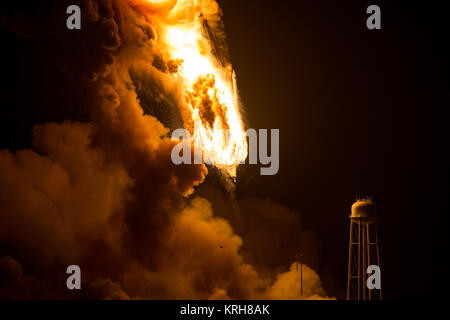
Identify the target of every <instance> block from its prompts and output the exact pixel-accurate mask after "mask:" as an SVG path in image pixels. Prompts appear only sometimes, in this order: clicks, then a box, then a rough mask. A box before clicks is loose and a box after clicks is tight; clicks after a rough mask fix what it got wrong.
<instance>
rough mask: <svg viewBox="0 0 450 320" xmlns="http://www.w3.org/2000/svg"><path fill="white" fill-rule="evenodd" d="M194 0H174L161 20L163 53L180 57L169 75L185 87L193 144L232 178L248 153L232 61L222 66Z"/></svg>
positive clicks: (174, 57)
mask: <svg viewBox="0 0 450 320" xmlns="http://www.w3.org/2000/svg"><path fill="white" fill-rule="evenodd" d="M149 2H152V3H155V0H152V1H149ZM157 2H158V3H159V2H162V3H165V2H167V1H157ZM206 2H208V1H206ZM202 5H203V4H202ZM199 6H200V4H199V3H197V1H193V0H179V1H178V2H177V4H176V5H175V7H173V9H172V10H171V12H170V13H169V14H168V16H167V17H166V18H168V19H167V20H166V23H163V24H162V26H161V34H160V38H159V41H160V44H161V45H162V47H164V51H165V52H166V54H167V58H168V59H171V60H173V61H180V66H179V69H178V72H176V73H174V74H173V75H172V76H173V77H176V78H177V79H178V80H180V83H181V84H182V86H183V88H182V89H183V91H184V92H185V97H186V103H187V105H188V109H189V112H190V113H191V119H192V123H193V131H194V132H193V135H192V139H193V143H194V146H195V147H196V148H201V150H202V151H203V155H204V159H205V160H209V161H210V162H211V163H212V164H213V165H214V166H216V167H217V168H220V169H224V170H225V171H226V172H227V173H228V174H229V175H230V176H231V177H232V178H236V169H237V167H238V165H239V163H240V162H242V161H244V160H245V159H246V157H247V139H246V134H245V130H244V126H243V123H242V120H241V116H240V112H239V105H238V97H237V93H236V92H237V90H236V89H235V80H234V79H235V76H234V73H233V71H232V69H231V66H228V67H224V66H222V65H221V64H220V63H219V62H218V61H217V59H216V57H215V56H214V55H213V50H212V47H211V44H210V43H209V40H208V38H207V37H206V35H205V30H204V28H203V21H202V18H201V17H200V14H199V12H198V10H199ZM167 21H170V23H168V22H167Z"/></svg>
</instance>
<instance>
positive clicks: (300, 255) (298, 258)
mask: <svg viewBox="0 0 450 320" xmlns="http://www.w3.org/2000/svg"><path fill="white" fill-rule="evenodd" d="M302 258H303V255H302V254H300V253H297V254H296V255H295V261H296V262H297V274H298V271H299V270H298V267H299V265H300V296H303V259H302Z"/></svg>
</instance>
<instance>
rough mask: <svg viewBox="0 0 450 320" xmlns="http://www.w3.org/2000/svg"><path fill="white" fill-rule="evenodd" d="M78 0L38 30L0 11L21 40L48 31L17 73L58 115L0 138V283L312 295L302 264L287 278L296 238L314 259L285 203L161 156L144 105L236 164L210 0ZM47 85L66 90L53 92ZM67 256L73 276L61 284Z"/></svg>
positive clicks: (231, 97) (208, 151)
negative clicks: (71, 18)
mask: <svg viewBox="0 0 450 320" xmlns="http://www.w3.org/2000/svg"><path fill="white" fill-rule="evenodd" d="M48 1H50V3H45V4H46V5H47V7H49V8H53V9H54V11H55V12H65V9H66V8H65V7H64V5H65V4H64V1H60V0H48ZM20 5H22V8H20V10H21V11H23V10H24V7H25V6H28V4H21V3H19V6H20ZM41 5H42V4H41V3H39V6H41ZM81 10H82V12H83V20H82V21H83V26H82V29H81V30H80V31H77V32H71V31H67V30H63V31H61V32H54V30H60V29H58V28H60V24H59V23H60V21H59V19H56V18H54V19H53V20H52V19H51V18H49V19H48V21H49V22H48V23H49V26H48V27H49V28H48V30H46V29H45V28H44V29H41V30H39V32H42V33H44V34H45V37H44V36H42V34H37V35H34V33H33V30H35V26H31V27H30V30H25V29H23V28H25V27H23V28H22V29H20V30H16V29H14V28H17V24H16V23H14V22H15V21H16V20H15V19H16V17H14V16H13V17H6V19H4V21H13V23H11V24H10V26H9V27H10V28H11V30H13V31H11V32H12V33H14V35H15V36H16V34H18V35H26V37H24V38H23V39H21V40H20V41H23V42H24V43H25V44H27V43H28V41H36V42H38V41H42V39H48V40H46V41H47V42H45V44H46V46H42V47H45V48H46V49H45V50H42V47H41V46H30V48H31V49H30V50H31V51H30V52H28V51H26V52H25V51H24V52H21V54H23V55H29V56H30V57H33V61H41V60H42V63H41V64H38V65H37V66H36V68H39V67H41V66H43V68H44V69H45V68H47V69H48V70H47V72H48V73H49V74H51V76H49V77H43V78H42V79H40V81H36V82H31V85H30V87H28V88H27V87H26V85H27V83H23V84H21V86H23V87H24V88H23V89H24V90H23V92H28V91H27V90H29V91H30V95H31V96H33V98H34V95H35V94H36V91H38V92H39V93H42V95H44V96H45V99H44V101H45V103H48V104H49V106H48V108H49V110H51V111H52V113H54V114H60V113H61V114H62V116H61V118H62V119H61V118H52V119H51V120H49V119H45V120H44V121H42V122H41V123H39V124H36V123H33V124H32V125H33V127H32V128H30V129H31V131H32V148H31V146H29V147H28V146H22V148H24V149H21V150H17V151H11V150H0V298H9V299H11V298H12V299H15V298H33V299H47V298H50V299H55V298H72V299H74V298H75V299H76V298H80V299H86V298H87V299H128V298H132V299H318V298H326V293H325V291H324V289H323V288H322V285H321V281H320V278H319V276H318V274H317V273H316V272H315V270H314V269H312V268H309V267H307V266H306V265H305V266H304V270H305V273H304V276H303V281H304V282H303V288H304V291H303V292H304V294H303V296H300V292H299V290H298V285H297V284H296V281H295V279H296V268H295V263H294V264H293V263H292V261H293V259H294V256H295V254H296V252H297V251H301V252H302V253H303V254H304V256H305V263H306V264H315V261H316V260H317V259H316V253H317V251H318V250H317V247H316V246H315V243H316V241H315V236H314V235H313V234H312V233H311V232H310V231H307V230H303V229H302V223H301V219H300V214H299V213H298V212H296V211H293V210H290V209H287V208H285V207H283V206H281V205H279V204H277V203H275V202H273V201H271V200H270V199H258V198H251V199H250V198H243V199H236V198H234V197H233V196H231V195H230V194H229V193H227V192H222V191H223V190H220V189H219V188H216V187H212V186H208V185H206V184H205V183H203V182H204V180H205V177H206V175H207V173H208V170H207V168H206V166H205V164H204V163H202V164H194V165H187V164H181V165H178V166H177V165H175V164H173V162H172V161H171V151H172V149H173V147H174V145H175V143H174V142H173V141H171V139H170V138H169V132H170V130H169V129H168V128H169V127H171V125H172V124H169V125H168V124H167V123H163V120H161V119H160V118H159V117H158V116H157V115H155V114H154V113H152V112H151V111H154V110H155V109H158V110H161V109H163V111H167V112H168V113H170V115H172V113H171V112H173V113H175V112H174V111H177V112H179V113H177V116H178V117H179V119H178V118H177V119H176V122H178V121H179V120H180V121H179V122H180V123H182V125H184V126H185V127H186V129H188V130H193V135H192V137H193V138H192V139H193V141H192V143H193V144H194V145H195V147H196V148H199V149H202V151H203V153H204V154H205V158H208V160H210V161H211V162H212V163H213V164H214V165H215V166H217V167H218V168H221V169H223V170H225V171H226V172H228V174H229V175H230V176H231V177H233V178H234V177H236V168H237V166H238V164H239V162H240V161H242V160H244V159H245V158H246V156H247V142H246V136H245V132H244V129H243V123H242V119H241V116H240V113H239V102H238V95H237V89H236V77H235V75H234V72H233V71H232V68H231V66H230V65H229V64H228V63H227V62H226V60H227V59H226V58H225V56H223V55H221V53H223V52H224V50H225V49H224V48H225V47H224V42H223V40H224V34H223V29H221V22H220V21H221V20H220V16H221V13H220V8H219V7H218V5H217V3H216V2H215V1H214V0H178V1H177V0H165V1H155V0H152V1H145V0H84V1H83V6H82V8H81ZM30 12H31V11H30ZM33 12H34V11H33ZM20 14H21V12H20V11H19V16H20ZM39 14H40V12H39V11H37V13H36V15H37V16H36V17H34V18H35V19H32V21H38V20H39V19H41V18H40V16H39ZM38 16H39V18H38ZM0 18H1V19H0V21H2V19H3V17H0ZM30 38H31V39H32V40H30ZM80 39H81V40H80ZM211 39H214V41H212V40H211ZM80 43H82V44H83V45H80ZM47 46H51V47H50V48H49V49H48V48H47ZM7 47H9V46H7ZM23 48H28V46H26V45H24V46H23ZM44 58H45V59H44ZM54 61H58V64H55V63H54ZM39 71H40V70H39ZM36 73H38V72H34V69H33V70H32V71H31V72H30V74H36ZM55 86H57V88H58V90H55ZM33 90H36V91H33ZM61 92H63V93H67V92H70V93H72V92H76V93H77V94H73V95H72V94H71V95H69V96H70V98H71V99H69V100H68V101H65V100H64V101H62V102H61V100H59V99H58V97H59V93H61ZM38 97H39V96H38ZM62 106H64V108H63V107H62ZM27 107H28V108H30V109H31V108H33V105H31V106H27ZM152 108H153V109H152ZM81 110H83V111H84V112H85V113H83V112H81ZM77 112H78V113H77ZM46 121H47V122H46ZM49 121H53V122H49ZM177 124H178V123H177ZM205 162H206V161H205ZM201 188H203V189H201ZM208 188H209V189H208ZM200 189H201V190H200ZM201 192H203V193H201ZM280 249H282V250H280ZM308 259H309V260H308ZM69 265H78V266H80V268H81V270H82V277H83V279H82V285H81V286H82V290H79V291H77V292H72V291H69V290H67V288H66V286H65V283H66V278H67V274H66V268H67V266H69Z"/></svg>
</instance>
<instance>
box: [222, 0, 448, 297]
mask: <svg viewBox="0 0 450 320" xmlns="http://www.w3.org/2000/svg"><path fill="white" fill-rule="evenodd" d="M220 3H221V6H222V8H223V11H224V19H225V27H226V31H227V35H228V42H229V45H230V48H231V57H232V62H233V65H234V67H235V69H236V71H237V74H238V85H239V89H240V95H241V98H242V101H243V103H244V105H245V109H246V111H247V121H248V125H249V126H250V127H253V128H279V129H280V145H281V147H280V148H281V151H280V171H279V174H278V175H276V176H272V177H267V176H266V177H260V176H258V175H254V176H252V177H253V178H252V179H251V180H250V181H242V182H241V183H240V184H239V186H238V190H239V192H240V194H242V195H243V194H255V195H258V196H267V197H271V198H273V199H275V200H277V201H280V202H281V203H282V204H283V205H286V206H288V207H291V208H294V209H297V210H299V211H300V212H302V215H303V219H304V221H305V223H306V224H307V226H308V227H309V228H311V229H314V230H316V231H317V232H318V235H319V238H320V241H321V252H320V254H321V265H320V266H319V269H320V270H321V276H322V279H323V280H324V282H325V287H326V288H327V289H328V290H329V291H331V292H333V293H334V294H337V295H338V296H340V297H342V296H343V294H344V291H345V283H346V282H345V279H346V267H347V255H348V243H347V242H348V227H349V221H348V215H349V211H350V206H351V204H352V202H353V201H354V200H355V197H356V196H362V195H371V196H373V197H374V200H375V202H376V203H377V206H378V209H379V219H380V238H381V240H380V241H381V251H382V256H381V258H382V272H383V276H382V277H383V288H384V294H385V297H386V298H421V297H433V296H436V295H437V293H436V291H435V288H436V286H438V285H437V284H436V283H435V281H433V279H434V278H432V273H433V270H434V272H435V270H436V266H435V265H434V260H432V251H433V249H432V248H434V250H436V243H437V241H434V240H436V238H435V237H436V235H435V233H434V231H433V230H432V229H431V228H435V227H436V226H435V225H434V223H435V222H436V221H434V222H432V223H431V222H430V220H426V219H427V217H428V216H429V215H430V214H432V213H431V212H432V211H433V207H432V206H430V202H429V201H430V199H431V197H430V196H431V195H432V192H434V189H435V187H436V183H435V181H434V180H433V179H434V177H433V176H432V175H433V172H434V171H433V166H434V165H433V164H434V163H435V162H434V160H433V150H432V140H433V126H432V110H433V108H434V110H436V108H437V107H438V106H439V102H435V101H436V99H437V96H436V95H435V94H436V92H437V91H438V90H439V88H438V85H437V82H438V81H437V77H438V76H439V70H440V65H439V63H440V62H439V59H438V55H437V53H438V45H439V43H440V41H442V38H440V34H439V32H440V30H439V29H438V28H437V23H438V21H439V20H438V19H437V18H436V17H435V16H434V15H433V14H434V13H432V10H431V8H424V6H414V5H413V4H412V3H411V2H408V3H407V2H398V1H396V2H395V3H396V4H395V5H393V4H392V3H391V4H389V3H388V2H380V1H378V2H377V4H378V5H379V6H380V8H381V12H382V30H377V31H370V30H368V29H367V28H366V26H365V23H366V17H367V16H368V15H367V14H366V13H365V10H366V8H367V6H368V5H370V4H372V3H371V2H370V3H369V2H368V1H345V5H344V4H343V3H342V2H338V1H311V0H306V1H276V2H274V1H253V0H246V1H238V0H234V1H233V0H226V1H220ZM431 32H433V33H432V36H431ZM432 190H433V191H432ZM436 251H437V250H436ZM331 279H333V280H331Z"/></svg>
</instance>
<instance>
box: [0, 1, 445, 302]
mask: <svg viewBox="0 0 450 320" xmlns="http://www.w3.org/2000/svg"><path fill="white" fill-rule="evenodd" d="M219 3H220V5H221V6H222V8H223V12H224V20H225V28H226V32H227V36H228V43H229V46H230V51H231V59H232V63H233V66H234V68H235V69H236V72H237V75H238V85H239V90H240V96H241V99H242V102H243V104H244V106H245V110H246V120H247V125H248V127H252V128H255V129H258V128H268V129H271V128H279V129H280V148H281V150H280V171H279V173H278V175H276V176H270V177H269V176H259V175H256V174H253V173H252V172H251V170H252V169H247V168H245V167H244V168H242V169H241V170H242V172H241V174H242V178H241V179H240V181H239V183H238V185H237V196H238V197H240V196H249V195H255V196H258V197H269V198H272V199H274V200H275V201H278V202H280V203H281V204H282V205H284V206H287V207H289V208H292V209H295V210H298V211H300V212H301V213H302V217H303V219H304V222H305V224H306V226H307V227H308V228H309V229H312V230H315V231H316V232H317V233H318V236H319V239H320V244H321V252H320V258H321V262H320V265H319V266H318V267H319V270H320V274H321V277H322V279H323V281H324V286H325V289H326V290H327V291H328V292H329V293H330V294H334V295H337V296H338V297H340V298H342V297H343V295H344V292H345V285H346V271H347V270H346V268H347V255H348V229H349V221H348V215H349V213H350V212H349V211H350V206H351V204H352V202H353V201H354V200H355V197H356V196H364V195H371V196H373V197H374V201H375V202H376V203H377V206H378V210H379V218H380V241H381V255H382V256H381V258H382V262H381V263H382V266H381V268H382V283H383V290H384V296H385V298H388V299H389V298H391V299H392V298H424V297H435V296H436V295H437V291H436V290H437V288H438V287H439V284H438V283H437V282H436V278H435V277H436V268H437V266H438V264H437V262H436V259H435V255H434V253H435V252H436V251H437V249H436V243H437V242H438V240H437V238H436V237H437V232H435V231H434V230H433V228H434V227H435V225H436V224H438V219H429V217H430V215H434V214H433V212H435V211H436V210H437V209H438V208H437V206H436V205H435V204H434V203H433V205H430V203H431V196H432V195H434V194H435V192H436V189H438V188H437V186H438V184H439V180H438V179H442V177H441V176H436V175H435V173H436V169H435V164H436V161H435V160H436V154H435V149H434V146H433V144H434V143H433V141H434V139H435V135H436V133H435V132H434V130H435V128H433V122H434V119H433V117H432V114H433V112H434V111H435V110H436V109H435V108H437V107H439V106H441V105H442V103H441V102H439V101H438V98H437V94H436V93H437V92H439V91H440V90H444V89H443V88H444V83H440V82H439V78H440V76H441V74H440V73H441V71H440V70H441V65H440V63H441V61H440V59H439V54H438V53H439V51H440V48H439V47H440V46H441V45H442V41H445V40H444V39H445V38H444V37H443V33H444V32H443V31H442V30H440V29H439V28H438V21H439V19H437V18H435V16H434V14H435V12H437V11H442V10H443V9H439V8H436V7H435V8H434V9H436V10H431V9H432V8H430V7H427V8H425V7H424V6H422V5H411V3H410V2H406V1H395V4H392V1H390V2H388V1H383V2H381V1H377V2H376V4H378V5H379V6H380V7H381V11H382V30H376V31H370V30H368V29H367V28H366V25H365V24H366V18H367V14H366V13H365V10H366V8H367V6H368V5H370V4H373V3H372V2H368V1H345V2H342V1H329V0H327V1H313V0H302V1H300V0H283V1H257V0H245V1H242V0H221V1H219ZM344 3H345V4H344ZM374 3H375V2H374ZM35 9H36V10H41V11H42V14H44V15H45V14H51V13H49V12H48V11H46V9H45V8H35ZM30 10H31V9H30ZM8 37H10V38H8ZM447 37H448V36H447ZM2 39H3V40H4V41H6V43H7V46H6V48H9V50H5V51H4V52H3V59H2V72H4V74H5V78H7V79H8V85H7V86H6V87H5V86H3V89H4V92H2V97H4V102H3V105H2V111H5V110H6V112H4V113H3V116H2V118H1V121H0V124H1V129H0V134H1V139H0V149H2V148H10V149H18V148H23V147H29V146H30V131H29V130H30V128H31V127H32V126H33V125H34V124H38V123H43V122H46V121H58V120H59V118H65V117H67V116H68V115H69V116H70V118H72V119H80V120H84V119H85V117H86V115H85V114H84V113H83V110H79V109H77V106H78V105H79V103H81V102H80V101H78V100H77V99H78V98H77V97H78V93H77V92H58V90H57V88H56V87H55V88H54V89H55V92H54V96H53V98H52V99H55V98H56V99H57V100H59V102H57V103H55V104H58V103H60V104H63V105H65V108H64V110H63V111H61V112H63V113H64V114H62V115H60V114H55V112H54V110H53V111H51V112H46V109H45V108H46V105H47V102H46V101H45V97H43V96H39V91H40V90H36V89H30V90H31V91H33V92H34V95H33V94H28V92H27V91H26V90H25V91H24V90H22V89H21V88H22V87H26V88H34V87H35V85H33V83H39V77H41V75H42V74H43V73H45V75H44V76H45V78H46V81H44V82H43V83H44V84H42V85H46V84H51V83H53V82H52V81H51V79H52V76H53V73H52V70H41V67H40V66H42V65H44V66H45V65H51V63H52V62H51V61H52V59H53V57H54V53H52V52H46V51H45V46H46V45H45V41H46V40H45V39H40V40H38V43H35V44H32V45H34V46H37V47H40V49H41V51H42V52H44V54H43V55H42V56H41V57H36V60H30V59H28V58H27V57H26V56H25V54H24V53H25V52H27V50H28V48H27V47H23V45H24V43H26V42H24V41H18V40H16V39H13V38H11V34H10V33H8V34H5V35H2ZM39 59H44V60H39ZM25 69H27V70H32V72H31V73H30V72H26V73H25V72H24V71H23V70H25ZM21 70H22V71H21ZM60 81H61V79H60ZM47 89H48V88H47ZM43 91H45V90H43ZM30 105H32V107H29V106H30ZM8 106H12V107H8ZM30 108H31V110H30ZM247 171H248V172H247ZM445 183H446V182H445ZM441 191H442V190H441ZM443 193H444V196H445V197H448V194H446V193H445V192H443ZM433 270H434V272H433Z"/></svg>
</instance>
